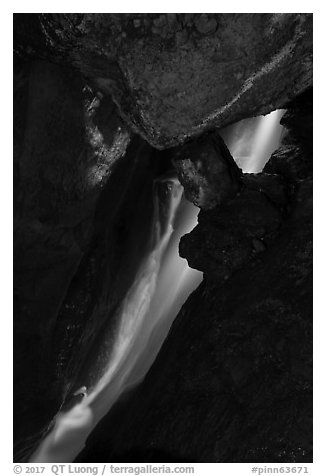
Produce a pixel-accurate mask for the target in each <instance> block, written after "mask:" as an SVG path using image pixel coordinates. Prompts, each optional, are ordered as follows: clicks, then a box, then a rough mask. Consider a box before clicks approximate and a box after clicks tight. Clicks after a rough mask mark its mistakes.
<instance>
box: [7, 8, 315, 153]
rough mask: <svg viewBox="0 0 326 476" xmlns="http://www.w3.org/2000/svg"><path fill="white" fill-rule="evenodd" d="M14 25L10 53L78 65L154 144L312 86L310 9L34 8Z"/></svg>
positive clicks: (266, 107) (267, 107)
mask: <svg viewBox="0 0 326 476" xmlns="http://www.w3.org/2000/svg"><path fill="white" fill-rule="evenodd" d="M16 24H17V33H16V36H15V48H16V51H17V52H18V53H20V54H26V52H27V53H28V54H31V55H38V56H43V57H47V58H52V59H53V60H55V61H58V62H66V63H68V64H71V65H73V66H74V67H76V68H77V69H79V70H80V71H81V72H82V73H83V74H84V75H85V76H86V77H88V78H91V79H92V80H93V81H94V82H95V83H96V85H97V87H98V88H100V89H101V90H102V91H105V92H106V93H109V94H112V96H113V100H114V102H115V103H116V104H117V105H118V107H119V110H120V113H121V115H122V116H123V118H124V119H125V121H126V122H127V123H128V124H129V125H130V126H131V127H132V129H133V130H134V131H136V132H137V133H139V134H141V135H142V136H143V137H144V138H145V139H146V140H147V141H148V142H149V143H150V144H152V145H153V146H154V147H157V148H166V147H169V146H173V145H177V144H179V143H181V142H183V141H184V140H185V139H186V138H189V137H191V136H193V135H199V134H201V133H202V132H203V131H204V130H206V129H207V128H209V129H211V128H212V127H222V126H225V125H227V124H229V123H232V122H235V121H238V120H240V119H243V118H245V117H250V116H255V115H260V114H267V113H268V112H270V111H272V110H274V109H277V108H280V107H281V106H283V105H284V104H285V103H287V102H288V101H289V100H290V99H292V98H294V97H296V96H297V95H298V94H300V93H301V92H302V91H304V90H305V89H307V88H308V87H309V86H310V85H311V82H312V15H310V14H110V15H108V14H45V15H43V14H40V15H38V16H37V15H29V16H28V15H20V16H19V15H16ZM30 25H32V28H31V27H30Z"/></svg>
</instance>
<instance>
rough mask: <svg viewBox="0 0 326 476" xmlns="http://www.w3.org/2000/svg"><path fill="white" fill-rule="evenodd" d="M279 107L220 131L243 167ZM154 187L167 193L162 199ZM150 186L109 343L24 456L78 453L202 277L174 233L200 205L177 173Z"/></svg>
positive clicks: (256, 155) (277, 134) (273, 128)
mask: <svg viewBox="0 0 326 476" xmlns="http://www.w3.org/2000/svg"><path fill="white" fill-rule="evenodd" d="M282 114H283V111H274V112H273V113H271V114H269V115H268V116H265V117H259V118H254V119H250V120H245V121H241V122H240V123H238V124H236V125H234V126H230V127H228V128H226V129H224V130H222V131H220V133H221V135H222V137H223V138H224V140H225V142H226V144H227V146H228V147H229V149H230V152H231V154H232V155H233V157H234V158H235V160H236V161H237V162H238V165H239V166H240V167H241V168H242V169H243V171H244V172H250V173H257V172H260V171H261V170H262V168H263V166H264V165H265V162H266V161H267V160H268V158H269V157H270V155H271V153H272V152H273V150H275V149H276V148H277V147H278V145H279V143H280V139H281V134H282V130H283V128H282V127H281V126H280V125H279V120H280V118H281V116H282ZM160 187H161V188H162V187H163V188H164V190H165V194H166V195H167V200H164V203H165V204H167V206H165V207H162V200H160ZM154 190H155V192H154V221H153V230H152V246H151V249H150V250H149V252H148V254H147V256H146V258H145V259H144V260H143V263H142V265H141V266H140V269H139V272H138V274H137V276H136V278H135V280H134V283H133V285H132V286H131V288H130V289H129V291H128V293H127V295H126V297H125V299H124V302H123V305H122V307H121V308H120V310H119V311H118V316H117V319H116V322H117V325H116V329H115V335H114V344H113V348H110V349H108V350H107V351H104V353H103V355H104V357H105V356H106V357H105V358H106V360H105V362H104V363H103V366H102V368H101V369H100V377H99V379H98V381H97V383H96V384H95V385H94V386H93V387H92V388H91V389H88V395H86V396H85V398H84V399H83V400H82V401H81V402H80V403H78V404H76V405H75V406H74V407H73V408H72V409H71V410H69V411H67V412H61V413H59V414H58V415H57V417H56V421H55V424H54V428H53V429H52V430H51V432H50V433H49V434H48V436H47V437H46V438H45V439H44V440H43V442H42V443H41V444H40V446H39V448H38V449H37V450H36V452H35V453H34V454H33V455H32V457H31V459H30V462H35V463H41V462H52V463H56V462H60V463H64V462H71V461H72V460H73V459H74V458H75V457H76V455H77V454H78V453H79V452H80V451H81V450H82V448H83V446H84V442H85V440H86V438H87V436H88V435H89V433H90V432H91V431H92V429H93V428H94V426H95V425H96V424H97V423H98V421H99V420H100V419H101V418H102V417H103V416H104V415H105V414H106V413H107V412H108V411H109V410H110V408H111V407H112V405H113V404H114V403H115V402H116V400H117V399H118V398H119V396H120V395H121V394H122V393H123V392H124V391H125V390H126V389H127V388H129V387H131V386H133V385H135V384H136V383H138V382H139V381H141V380H142V378H143V377H144V376H145V375H146V373H147V371H148V370H149V368H150V366H151V364H152V363H153V361H154V359H155V357H156V355H157V353H158V352H159V350H160V347H161V345H162V343H163V341H164V339H165V337H166V335H167V333H168V330H169V328H170V325H171V323H172V322H173V319H174V318H175V317H176V315H177V313H178V310H179V308H180V307H181V305H182V304H183V303H184V302H185V300H186V298H187V297H188V295H189V294H190V292H191V291H193V290H194V289H195V288H196V287H197V286H198V284H199V282H200V281H201V279H202V273H200V272H198V271H195V270H192V269H190V268H189V267H188V265H187V262H186V261H185V260H183V259H181V258H180V257H179V254H178V244H179V241H180V238H181V236H182V235H184V234H185V233H188V232H189V231H190V230H191V229H193V228H194V226H195V225H196V221H197V213H198V209H197V208H196V207H194V206H193V205H192V204H191V203H189V202H187V201H186V200H184V199H183V198H182V192H183V190H182V187H181V185H180V184H179V182H178V181H177V180H176V179H175V178H164V179H161V180H160V181H157V182H156V184H155V187H154ZM161 193H162V190H161ZM111 340H112V336H107V338H106V336H105V335H104V336H103V346H104V350H105V346H108V344H107V342H111ZM91 365H92V363H90V367H91ZM84 391H85V389H83V392H84ZM83 392H82V391H81V390H80V393H83Z"/></svg>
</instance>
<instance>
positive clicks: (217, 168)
mask: <svg viewBox="0 0 326 476" xmlns="http://www.w3.org/2000/svg"><path fill="white" fill-rule="evenodd" d="M171 155H172V162H173V165H174V167H175V168H176V171H177V173H178V177H179V180H180V182H181V184H182V185H183V186H184V189H185V195H186V198H187V199H188V200H189V201H191V202H192V203H193V204H194V205H196V206H197V207H200V208H201V209H204V210H208V209H211V208H214V207H215V206H217V205H221V204H222V203H223V202H225V201H226V200H227V199H229V198H230V197H232V196H234V195H235V194H236V192H237V191H238V190H239V188H240V176H241V171H240V169H239V168H238V166H237V165H236V163H235V162H234V160H233V157H232V156H231V154H230V152H229V150H228V148H227V146H226V145H225V143H224V141H223V139H222V137H221V136H219V135H218V134H217V133H216V132H212V133H210V134H204V135H203V136H201V137H200V138H198V139H194V140H192V141H190V142H187V143H186V144H185V145H183V146H181V147H178V148H176V149H175V151H171Z"/></svg>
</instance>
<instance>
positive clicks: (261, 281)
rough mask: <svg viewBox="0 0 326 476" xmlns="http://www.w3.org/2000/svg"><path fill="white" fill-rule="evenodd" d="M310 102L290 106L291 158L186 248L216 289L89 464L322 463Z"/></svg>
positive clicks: (104, 433) (177, 333)
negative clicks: (316, 455) (317, 450)
mask: <svg viewBox="0 0 326 476" xmlns="http://www.w3.org/2000/svg"><path fill="white" fill-rule="evenodd" d="M310 97H311V92H310V93H309V94H306V95H303V96H302V97H301V98H298V100H297V101H296V103H295V104H289V105H288V113H287V116H286V117H291V126H290V127H289V132H288V135H287V137H286V143H287V147H288V149H287V153H286V152H285V151H284V150H283V146H282V147H281V150H283V152H282V160H281V159H278V160H277V161H275V157H278V155H277V154H278V152H275V154H273V157H272V159H271V161H270V162H269V163H268V164H267V166H266V169H268V170H269V174H267V173H262V174H257V175H244V176H243V178H242V182H243V185H242V188H241V190H240V192H239V193H238V195H237V196H236V197H234V198H232V199H231V200H229V201H226V202H225V203H223V204H222V205H221V206H218V207H216V208H214V209H213V210H209V211H201V212H200V214H199V223H198V226H197V227H196V228H195V229H194V230H193V231H192V232H191V233H190V235H188V236H186V237H184V238H183V239H182V240H181V245H180V248H181V251H182V253H183V256H185V257H186V258H187V260H188V262H189V264H190V265H191V266H194V267H196V268H198V269H202V270H204V281H203V283H202V284H201V285H200V286H199V288H198V289H197V290H196V291H195V292H194V293H193V294H192V295H191V296H190V298H189V299H188V300H187V302H186V303H185V304H184V306H183V308H182V309H181V311H180V313H179V315H178V316H177V318H176V320H175V321H174V323H173V325H172V328H171V330H170V333H169V335H168V337H167V339H166V341H165V343H164V345H163V347H162V349H161V351H160V353H159V355H158V357H157V359H156V361H155V363H154V365H153V366H152V368H151V370H150V372H149V373H148V375H147V376H146V378H145V380H144V382H143V383H142V384H141V385H140V386H139V387H138V388H137V389H135V390H134V391H133V393H131V394H130V395H126V396H125V397H124V399H121V401H120V402H118V403H117V405H116V407H115V408H113V410H112V411H111V412H110V413H109V414H108V415H107V417H106V418H105V419H104V420H103V421H102V422H101V423H100V424H99V425H98V427H97V428H96V429H95V430H94V432H93V434H92V435H91V436H90V437H89V440H88V442H87V445H86V448H85V450H84V451H83V452H82V453H81V455H80V456H79V458H78V461H83V462H95V461H97V462H101V461H102V462H104V461H121V462H122V461H134V462H154V461H158V460H160V461H161V462H163V461H166V462H169V461H185V462H190V461H192V462H234V463H235V462H264V463H267V462H297V463H298V462H311V461H312V408H311V407H312V361H311V360H312V179H311V167H308V166H307V163H308V159H310V163H311V159H312V156H311V155H309V154H308V152H307V151H308V150H309V141H310V139H311V136H310V135H309V133H308V134H305V135H304V136H303V137H302V138H301V140H300V134H299V133H298V131H299V130H300V128H302V127H303V121H306V120H307V118H309V117H310V121H311V118H312V115H311V114H312V111H311V109H310V112H309V101H310ZM307 103H308V107H307ZM305 109H306V114H304V115H301V114H300V111H303V110H305ZM284 123H286V124H287V122H286V121H284ZM307 128H308V130H309V129H310V130H311V122H309V123H308V124H307ZM294 143H295V146H296V147H297V148H298V150H297V151H296V155H295V160H294V157H293V155H292V154H293V150H294V149H293V147H294ZM291 144H292V145H291ZM310 150H311V149H310ZM300 161H302V163H301V165H302V164H303V165H302V166H301V167H300ZM281 162H282V163H283V167H282V168H281V167H279V164H280V163H281ZM294 162H295V163H296V164H297V163H299V164H298V165H297V166H296V167H295V168H293V163H294ZM276 167H277V170H278V173H277V174H276ZM282 170H285V171H286V173H285V174H284V175H281V171H282ZM298 170H300V174H299V176H298V174H297V171H298ZM249 211H250V212H249ZM234 241H237V243H236V244H235V245H234ZM233 245H234V246H233ZM236 253H237V254H236Z"/></svg>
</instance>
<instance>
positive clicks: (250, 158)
mask: <svg viewBox="0 0 326 476" xmlns="http://www.w3.org/2000/svg"><path fill="white" fill-rule="evenodd" d="M284 112H285V110H284V109H278V110H276V111H273V112H271V113H270V114H268V115H267V116H258V117H253V118H251V119H244V120H243V121H240V122H238V123H237V124H235V125H232V126H229V127H226V128H225V129H223V130H221V131H220V134H221V136H222V137H223V139H224V140H225V142H226V145H227V146H228V148H229V150H230V152H231V154H232V156H233V158H234V160H235V161H236V162H237V164H238V166H239V167H240V168H241V169H242V170H243V172H246V173H254V174H256V173H258V172H261V171H262V169H263V168H264V165H265V163H266V162H267V161H268V159H269V158H270V156H271V154H272V153H273V152H274V150H275V149H277V148H278V146H279V144H280V142H281V139H282V134H283V132H284V128H283V127H282V126H281V125H280V119H281V117H282V116H283V114H284Z"/></svg>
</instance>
